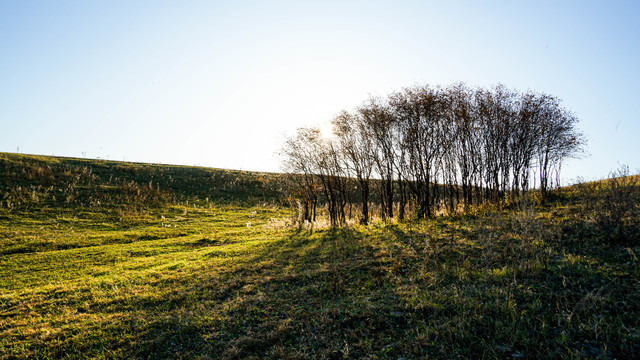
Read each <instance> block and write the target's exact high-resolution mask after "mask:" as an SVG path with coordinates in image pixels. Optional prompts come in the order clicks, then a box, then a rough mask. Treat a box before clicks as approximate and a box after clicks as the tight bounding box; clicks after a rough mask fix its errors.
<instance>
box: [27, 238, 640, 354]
mask: <svg viewBox="0 0 640 360" xmlns="http://www.w3.org/2000/svg"><path fill="white" fill-rule="evenodd" d="M487 231H488V230H486V228H483V227H481V226H476V227H475V228H474V227H471V228H468V227H466V228H457V227H452V228H449V229H448V230H447V231H446V232H442V233H439V234H436V235H434V234H433V233H431V234H425V233H421V232H419V231H417V230H406V229H403V228H402V227H397V226H396V227H394V226H389V227H385V229H383V230H382V231H379V232H376V233H372V232H370V231H369V232H366V231H358V230H356V229H334V230H325V231H318V232H315V233H313V234H311V233H308V232H304V231H298V232H296V231H289V232H288V233H286V236H282V237H281V238H280V239H279V240H275V241H271V242H269V243H268V244H265V245H263V246H261V247H260V248H257V249H255V250H254V251H253V252H252V253H251V254H249V255H248V256H246V257H245V258H243V259H242V261H239V262H238V263H236V264H235V265H234V266H233V267H232V268H229V269H228V270H226V271H220V272H215V273H206V272H205V271H203V272H199V273H191V274H186V275H184V276H183V277H181V278H175V279H172V280H171V282H170V283H162V282H158V283H154V284H150V286H151V290H150V291H151V292H154V291H155V292H158V293H160V294H162V295H161V296H138V297H135V298H133V299H128V300H127V301H126V303H122V302H121V301H117V300H114V301H113V302H111V303H104V304H103V305H102V307H100V308H96V309H89V310H88V311H89V312H94V313H96V314H99V315H100V316H102V317H104V318H105V319H107V318H110V317H112V316H113V315H115V314H120V315H119V316H121V317H122V316H123V315H122V314H123V313H124V316H123V318H121V319H119V320H116V321H113V322H108V321H104V322H103V324H102V325H101V326H102V328H101V330H100V332H101V333H103V334H106V335H107V336H105V337H104V338H107V339H109V338H112V339H119V340H118V341H115V342H105V341H103V340H101V338H100V337H96V336H95V333H90V332H88V333H85V334H66V335H64V337H65V339H62V340H61V341H60V342H58V343H56V344H54V345H53V348H52V345H51V344H40V345H34V346H35V349H33V353H34V354H38V353H43V354H44V353H47V352H48V353H49V354H52V355H53V356H54V357H58V356H68V357H78V358H80V357H85V356H98V355H100V354H102V355H105V354H112V357H134V358H145V359H146V358H198V357H202V358H238V359H240V358H327V359H330V358H335V359H340V358H363V357H366V356H373V357H378V358H394V359H397V358H400V357H403V358H425V357H436V358H454V357H467V358H474V357H491V358H519V357H527V358H538V357H546V356H550V357H572V356H573V357H587V358H589V357H592V358H597V357H600V358H613V357H618V358H633V357H637V356H639V355H640V348H639V347H638V345H637V344H638V342H637V340H638V335H637V332H636V333H635V335H633V334H634V333H633V332H631V333H628V334H627V335H625V333H623V331H622V330H621V329H622V328H623V327H625V328H627V329H630V330H633V329H636V330H637V329H638V328H639V325H640V324H639V320H638V319H639V318H640V317H638V316H637V315H639V314H640V308H639V306H640V305H639V304H640V296H639V294H638V290H637V284H638V277H637V271H636V272H632V274H636V277H633V276H628V275H620V274H617V273H616V268H619V266H620V264H613V265H612V268H611V269H610V271H608V270H607V268H606V267H604V268H603V267H596V266H591V265H589V262H584V261H578V260H579V259H578V260H576V259H575V258H574V255H573V254H572V253H571V252H570V251H566V252H565V253H563V254H545V255H544V256H542V255H540V253H541V251H542V250H541V251H538V252H536V251H533V250H531V251H529V252H524V251H523V250H522V249H524V247H523V245H522V244H523V241H522V240H521V239H512V238H509V237H502V238H500V237H496V238H495V239H493V238H492V240H491V241H483V240H482V238H481V237H482V236H484V235H485V234H486V232H487ZM495 231H500V229H495ZM427 235H429V236H431V237H432V238H431V239H430V242H429V244H426V243H425V241H424V239H425V236H427ZM456 239H473V241H457V240H456ZM380 244H387V245H388V246H387V245H385V246H381V245H380ZM389 244H392V245H393V246H391V245H389ZM204 245H215V246H219V244H204ZM532 246H533V245H532ZM534 248H535V247H534ZM394 249H395V250H394ZM569 250H570V249H569ZM487 254H493V255H491V256H492V257H491V258H487ZM591 255H592V256H593V257H597V256H598V253H596V252H594V253H593V254H591ZM602 256H605V255H602ZM596 260H597V259H596ZM527 264H528V265H527ZM108 334H116V335H117V336H116V335H114V336H111V337H110V336H108ZM123 334H128V335H127V336H123ZM625 336H626V337H625ZM107 357H108V356H107Z"/></svg>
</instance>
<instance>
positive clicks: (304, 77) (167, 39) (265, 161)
mask: <svg viewBox="0 0 640 360" xmlns="http://www.w3.org/2000/svg"><path fill="white" fill-rule="evenodd" d="M639 64H640V2H638V1H561V0H558V1H506V0H505V1H402V0H395V1H347V0H342V1H315V2H310V1H309V2H307V1H228V2H222V1H189V0H182V1H161V0H156V1H143V0H139V1H131V0H126V1H117V0H110V1H79V0H76V1H36V0H33V1H31V0H29V1H24V0H0V129H1V130H0V152H20V153H28V154H43V155H52V154H53V155H56V156H71V157H87V158H101V159H110V160H126V161H137V162H153V163H163V164H184V165H198V166H208V167H216V168H227V169H242V170H254V171H274V172H277V171H280V170H281V168H280V163H281V160H280V159H279V158H278V156H277V154H276V153H277V151H278V149H279V148H280V147H281V146H282V143H283V141H284V138H285V136H287V135H292V134H294V133H295V130H296V129H297V128H299V127H303V126H324V124H327V123H328V121H330V120H331V118H332V117H333V116H335V115H336V114H338V112H340V111H341V110H343V109H344V110H351V109H354V108H355V107H357V106H358V105H360V104H361V103H363V102H364V101H365V100H366V99H368V98H369V97H370V96H386V95H387V94H389V93H391V92H393V91H398V90H400V89H401V88H403V87H406V86H412V85H418V84H432V85H445V86H446V85H449V84H452V83H456V82H465V83H467V85H469V86H481V87H490V86H492V85H494V84H497V83H502V84H504V85H506V86H507V87H510V88H513V89H516V90H519V91H527V90H535V91H538V92H544V93H548V94H551V95H555V96H557V97H558V98H560V99H562V104H563V105H564V107H565V108H567V109H569V110H571V111H572V112H574V113H575V114H576V115H577V117H578V118H579V119H580V122H579V125H578V127H579V128H580V129H581V130H582V131H583V132H584V134H585V136H586V138H587V140H588V146H587V151H588V155H587V156H585V157H583V158H582V159H579V160H571V161H569V162H568V163H567V164H566V165H565V166H564V167H563V182H565V183H571V182H573V181H575V179H577V178H578V177H580V178H583V179H586V180H592V179H599V178H603V177H606V176H607V175H608V174H609V172H610V171H612V170H614V169H616V168H618V166H619V165H620V164H626V165H628V166H629V167H630V168H631V170H632V171H634V170H638V169H640V156H639V155H640V115H639V114H640V112H639V111H638V105H640V66H639Z"/></svg>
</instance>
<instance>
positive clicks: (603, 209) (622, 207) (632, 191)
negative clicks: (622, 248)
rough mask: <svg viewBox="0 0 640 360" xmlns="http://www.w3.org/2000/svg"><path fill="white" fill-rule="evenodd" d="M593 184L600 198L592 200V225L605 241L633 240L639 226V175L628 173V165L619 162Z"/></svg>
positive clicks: (626, 241)
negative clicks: (598, 230) (619, 164)
mask: <svg viewBox="0 0 640 360" xmlns="http://www.w3.org/2000/svg"><path fill="white" fill-rule="evenodd" d="M597 186H598V187H599V188H600V189H599V190H600V193H601V197H600V198H599V199H598V200H597V201H595V202H594V203H593V215H594V219H595V222H596V224H597V225H598V226H599V227H600V229H601V230H603V231H604V232H605V234H606V237H607V238H608V240H612V241H615V242H618V243H622V244H629V243H634V242H636V241H637V240H638V230H639V229H640V228H639V226H638V225H639V221H640V220H639V219H640V211H639V210H640V208H639V205H638V204H639V201H640V176H639V175H629V167H628V166H624V165H622V166H620V167H619V168H618V169H617V170H615V171H614V172H612V173H611V174H610V175H609V178H608V179H606V180H604V181H602V182H600V183H598V184H597Z"/></svg>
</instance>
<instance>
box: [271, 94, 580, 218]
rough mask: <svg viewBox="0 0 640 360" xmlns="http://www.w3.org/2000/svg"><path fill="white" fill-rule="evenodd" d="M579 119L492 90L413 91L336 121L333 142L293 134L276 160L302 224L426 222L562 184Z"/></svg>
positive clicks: (538, 98)
mask: <svg viewBox="0 0 640 360" xmlns="http://www.w3.org/2000/svg"><path fill="white" fill-rule="evenodd" d="M577 121H578V120H577V118H576V116H574V115H573V114H572V113H571V112H569V111H567V110H566V109H564V108H563V107H562V106H561V104H560V100H559V99H558V98H556V97H554V96H550V95H547V94H541V93H536V92H526V93H519V92H516V91H514V90H511V89H508V88H506V87H505V86H503V85H498V86H495V87H493V88H491V89H483V88H473V89H472V88H469V87H467V86H465V85H464V84H455V85H452V86H449V87H434V86H416V87H410V88H405V89H403V90H402V91H400V92H396V93H393V94H391V95H389V96H388V97H387V98H384V99H382V98H371V99H369V100H368V101H367V102H366V103H365V104H363V105H362V106H360V107H359V108H358V109H356V110H354V111H352V112H347V111H343V112H342V113H340V114H339V115H337V116H336V117H335V118H334V119H333V121H332V128H333V135H332V136H331V137H324V136H323V135H322V133H321V131H320V130H319V129H317V128H301V129H298V132H297V133H296V135H294V136H292V137H289V138H288V139H287V140H286V142H285V144H284V146H283V150H282V154H283V157H284V168H285V170H286V171H287V172H288V173H289V174H291V179H292V184H294V186H292V191H291V196H292V198H295V199H296V200H297V202H298V204H299V205H300V209H301V213H300V216H301V219H302V220H306V221H315V217H316V212H317V208H318V206H319V205H322V206H323V207H324V206H326V208H327V210H328V213H329V216H330V219H331V223H332V224H333V225H339V224H341V223H344V222H345V221H346V219H347V218H348V217H350V216H353V212H352V209H353V208H354V207H355V208H358V209H360V211H359V213H360V215H359V218H360V221H361V223H364V224H367V223H368V222H369V219H370V212H371V211H370V209H372V207H376V208H377V209H379V211H380V216H381V217H382V218H383V219H387V218H392V217H394V214H396V216H397V217H398V218H399V219H403V218H405V216H408V215H407V214H408V213H412V214H413V215H414V216H416V217H420V218H424V217H430V216H433V215H435V214H436V213H438V212H440V211H448V212H455V211H458V210H459V209H461V208H465V207H468V206H470V205H473V204H479V203H483V202H487V201H489V202H498V201H501V200H504V199H506V198H513V197H516V196H518V195H520V194H522V193H524V192H526V191H527V190H528V189H529V188H530V187H531V186H539V188H540V190H541V192H542V193H543V194H546V193H547V191H548V190H549V189H550V188H551V187H552V186H553V185H554V183H555V184H558V183H559V175H560V169H561V165H562V162H563V160H565V159H567V158H569V157H572V156H575V155H577V154H580V153H581V151H582V147H583V145H584V143H585V141H584V137H583V135H582V133H581V132H580V131H579V130H578V129H577V128H576V124H577Z"/></svg>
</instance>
